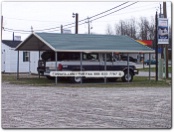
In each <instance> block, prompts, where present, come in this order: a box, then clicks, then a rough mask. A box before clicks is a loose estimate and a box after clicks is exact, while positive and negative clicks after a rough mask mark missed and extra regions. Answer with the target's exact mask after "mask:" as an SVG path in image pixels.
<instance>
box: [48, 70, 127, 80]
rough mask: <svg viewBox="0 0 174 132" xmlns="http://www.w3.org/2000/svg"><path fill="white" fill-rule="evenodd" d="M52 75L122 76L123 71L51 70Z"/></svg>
mask: <svg viewBox="0 0 174 132" xmlns="http://www.w3.org/2000/svg"><path fill="white" fill-rule="evenodd" d="M50 76H52V77H73V76H79V77H90V78H91V77H94V78H95V77H123V76H124V72H123V71H52V72H50Z"/></svg>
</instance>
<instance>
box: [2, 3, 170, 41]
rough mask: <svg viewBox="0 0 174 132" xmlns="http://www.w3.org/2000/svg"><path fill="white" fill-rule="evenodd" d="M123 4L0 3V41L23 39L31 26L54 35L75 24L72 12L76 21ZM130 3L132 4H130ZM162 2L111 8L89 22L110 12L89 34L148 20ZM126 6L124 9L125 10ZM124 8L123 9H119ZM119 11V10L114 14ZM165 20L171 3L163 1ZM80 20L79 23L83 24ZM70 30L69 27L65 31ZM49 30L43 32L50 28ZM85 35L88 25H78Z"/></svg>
mask: <svg viewBox="0 0 174 132" xmlns="http://www.w3.org/2000/svg"><path fill="white" fill-rule="evenodd" d="M125 2H126V1H120V2H116V1H115V2H5V1H4V2H2V12H1V13H2V15H3V18H4V19H3V20H4V21H3V26H4V28H5V29H6V30H5V31H3V35H2V39H8V40H12V34H13V32H14V33H15V36H21V39H22V40H24V39H25V38H26V37H27V36H28V35H29V34H30V33H31V32H30V31H31V26H32V27H33V30H34V31H35V32H38V31H39V32H55V33H60V25H67V24H71V23H74V22H75V18H73V17H72V13H78V14H79V20H83V19H85V18H87V17H92V16H94V15H96V14H99V13H101V12H104V11H106V10H109V9H111V8H114V7H116V6H119V5H121V4H123V3H125ZM131 4H132V5H131ZM160 4H161V5H162V4H163V3H162V2H159V1H156V2H151V1H149V2H148V1H146V2H137V3H135V1H132V2H128V3H126V4H124V5H122V6H120V7H118V8H115V9H113V10H111V11H109V12H107V13H105V14H102V15H99V16H97V17H94V18H92V19H90V20H93V19H96V18H98V17H101V16H103V15H106V14H108V13H111V12H114V11H116V12H115V13H113V14H110V15H108V16H105V17H103V18H100V19H97V20H94V21H92V22H91V23H90V25H91V27H92V29H91V32H92V33H96V34H106V28H107V25H108V24H109V25H110V26H111V27H112V28H113V29H114V25H115V23H118V22H119V20H126V19H130V18H132V17H133V18H135V19H136V20H139V18H140V17H146V18H148V19H151V17H153V16H155V12H156V10H158V12H159V11H160V10H159V7H160ZM126 6H127V7H126ZM121 8H124V9H121ZM117 10H119V11H117ZM167 17H168V18H169V21H171V2H167ZM85 22H87V20H86V21H82V22H81V23H79V24H82V23H85ZM72 26H74V24H73V25H70V26H66V27H64V28H65V29H69V30H71V32H72V33H74V32H75V29H74V27H72ZM68 27H70V28H68ZM50 28H54V29H51V30H44V29H50ZM87 32H88V24H87V23H85V24H82V25H79V34H84V33H87Z"/></svg>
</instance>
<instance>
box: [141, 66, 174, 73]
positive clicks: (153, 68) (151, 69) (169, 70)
mask: <svg viewBox="0 0 174 132" xmlns="http://www.w3.org/2000/svg"><path fill="white" fill-rule="evenodd" d="M139 70H140V71H146V72H148V71H149V68H144V69H139ZM155 70H156V68H155V67H151V68H150V71H151V72H155ZM168 72H169V73H172V67H168Z"/></svg>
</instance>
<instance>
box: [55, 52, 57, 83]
mask: <svg viewBox="0 0 174 132" xmlns="http://www.w3.org/2000/svg"><path fill="white" fill-rule="evenodd" d="M55 61H56V63H55V71H57V51H56V52H55ZM57 80H58V78H57V76H56V77H55V84H56V85H57Z"/></svg>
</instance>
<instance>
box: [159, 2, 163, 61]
mask: <svg viewBox="0 0 174 132" xmlns="http://www.w3.org/2000/svg"><path fill="white" fill-rule="evenodd" d="M161 9H162V8H161V4H160V14H159V18H162V13H161ZM160 47H161V59H164V53H163V48H164V46H163V44H161V45H160Z"/></svg>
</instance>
